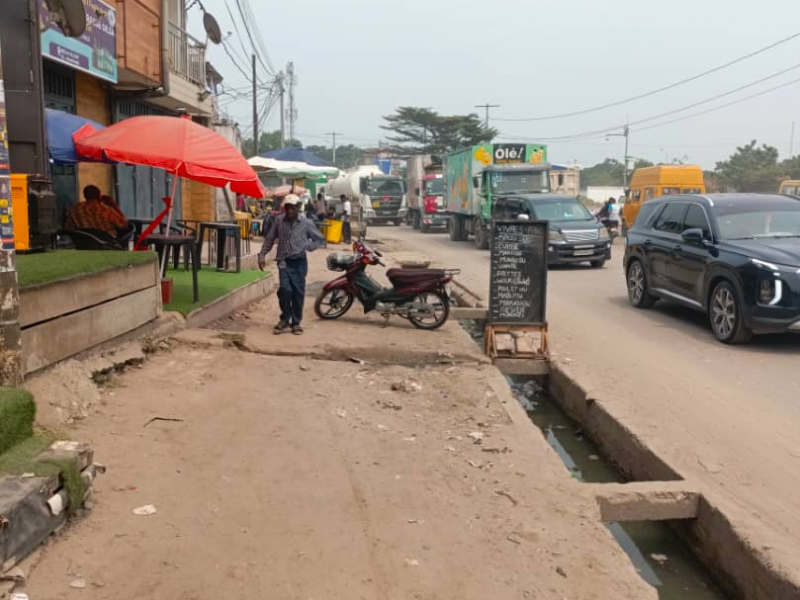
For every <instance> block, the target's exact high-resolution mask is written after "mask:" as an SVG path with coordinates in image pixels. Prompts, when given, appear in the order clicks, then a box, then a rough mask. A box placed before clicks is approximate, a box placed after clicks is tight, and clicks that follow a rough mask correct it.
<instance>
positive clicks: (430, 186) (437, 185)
mask: <svg viewBox="0 0 800 600" xmlns="http://www.w3.org/2000/svg"><path fill="white" fill-rule="evenodd" d="M443 194H444V177H439V178H438V179H428V180H427V181H426V182H425V195H426V196H441V195H443Z"/></svg>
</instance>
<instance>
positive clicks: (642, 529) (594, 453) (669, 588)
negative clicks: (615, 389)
mask: <svg viewBox="0 0 800 600" xmlns="http://www.w3.org/2000/svg"><path fill="white" fill-rule="evenodd" d="M461 325H462V327H464V329H465V330H466V331H467V332H468V333H469V334H470V335H471V336H472V338H473V339H474V340H475V341H476V343H478V344H479V345H481V346H482V345H483V323H480V322H476V321H462V322H461ZM506 379H507V380H508V383H509V385H510V386H511V389H512V390H513V392H514V395H515V396H516V397H517V398H518V399H519V401H520V404H522V406H523V408H524V409H525V410H526V412H527V413H528V416H529V417H530V419H531V421H532V422H533V424H534V425H536V427H537V428H538V429H539V430H540V431H541V432H542V435H544V437H545V439H546V440H547V443H548V444H550V446H551V447H552V448H553V450H555V452H556V454H558V456H559V458H560V459H561V461H562V462H563V463H564V466H565V467H566V468H567V469H568V470H569V472H570V473H571V474H572V477H574V478H575V479H578V480H579V481H583V482H586V483H613V482H616V483H623V482H624V481H625V480H624V479H623V478H622V477H621V476H620V473H619V471H618V470H617V469H616V468H615V467H614V465H613V464H612V463H611V462H609V461H608V460H607V459H606V458H605V457H604V456H603V455H602V454H601V453H600V452H599V450H598V449H597V447H596V446H595V445H594V444H593V443H592V441H591V440H589V439H588V438H586V437H585V436H584V435H583V431H582V430H581V429H580V426H579V425H578V424H576V423H575V422H574V421H572V420H570V419H569V418H568V417H567V416H566V415H565V414H564V412H563V411H562V410H561V408H560V407H559V406H558V404H557V403H556V402H555V401H554V400H553V399H552V398H550V397H549V395H548V394H547V393H546V392H545V390H544V389H543V388H542V387H541V386H540V385H539V384H537V383H536V382H535V381H534V380H533V379H532V378H530V377H521V376H507V377H506ZM605 525H606V527H608V530H609V531H610V532H611V535H613V536H614V539H616V540H617V543H618V544H619V545H620V547H621V548H622V549H623V550H624V551H625V553H626V554H627V555H628V557H629V558H630V560H631V562H632V563H633V566H634V567H635V568H636V571H637V572H638V573H639V575H640V576H641V577H642V579H644V580H645V581H646V582H647V583H648V584H650V585H652V586H653V587H655V588H656V589H657V590H658V596H659V598H660V599H661V600H724V599H725V598H727V596H725V595H724V594H723V593H722V592H721V591H720V590H719V588H718V587H717V585H716V584H715V583H714V581H713V579H712V578H711V576H710V575H709V573H708V572H707V571H706V570H705V568H704V567H703V565H702V564H700V562H699V561H697V559H695V557H694V555H693V554H692V553H691V552H690V551H689V549H688V548H687V546H686V545H685V544H684V543H683V542H682V541H681V540H680V539H679V538H678V537H677V536H676V535H675V534H674V533H673V532H672V530H671V529H670V528H669V527H668V526H667V525H665V524H663V523H659V522H656V521H637V522H625V523H616V522H609V523H605ZM654 557H655V558H654Z"/></svg>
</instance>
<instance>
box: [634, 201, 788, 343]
mask: <svg viewBox="0 0 800 600" xmlns="http://www.w3.org/2000/svg"><path fill="white" fill-rule="evenodd" d="M624 264H625V274H626V281H627V286H628V298H629V300H630V302H631V304H632V305H633V306H635V307H637V308H649V307H651V306H653V304H654V303H655V302H656V300H658V299H660V298H662V299H668V300H674V301H676V302H679V303H681V304H684V305H686V306H689V307H692V308H694V309H697V310H699V311H703V312H705V313H707V314H708V317H709V321H710V324H711V330H712V331H713V332H714V335H715V336H716V337H717V339H718V340H720V341H721V342H725V343H727V344H736V343H742V342H745V341H747V340H748V339H749V338H750V336H751V335H752V334H753V333H777V332H784V331H789V330H795V331H800V199H798V198H796V197H793V196H783V195H778V194H710V195H704V196H693V195H685V196H670V197H669V198H662V199H655V200H652V201H650V202H648V203H646V204H644V205H643V206H642V209H641V212H640V213H639V215H638V216H637V217H636V221H635V222H634V224H633V227H631V228H630V229H629V230H628V234H627V238H626V246H625V263H624Z"/></svg>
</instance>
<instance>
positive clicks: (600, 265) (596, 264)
mask: <svg viewBox="0 0 800 600" xmlns="http://www.w3.org/2000/svg"><path fill="white" fill-rule="evenodd" d="M589 264H590V265H592V268H593V269H602V268H603V265H604V264H606V259H605V258H604V259H603V260H593V261H592V262H590V263H589Z"/></svg>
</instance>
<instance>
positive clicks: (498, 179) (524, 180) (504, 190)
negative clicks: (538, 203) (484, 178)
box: [489, 171, 550, 194]
mask: <svg viewBox="0 0 800 600" xmlns="http://www.w3.org/2000/svg"><path fill="white" fill-rule="evenodd" d="M489 176H490V178H491V185H492V194H522V193H534V194H538V193H546V192H549V191H550V175H549V174H548V172H547V171H534V172H528V173H526V172H524V171H522V172H502V171H493V172H492V173H491V174H490V175H489Z"/></svg>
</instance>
